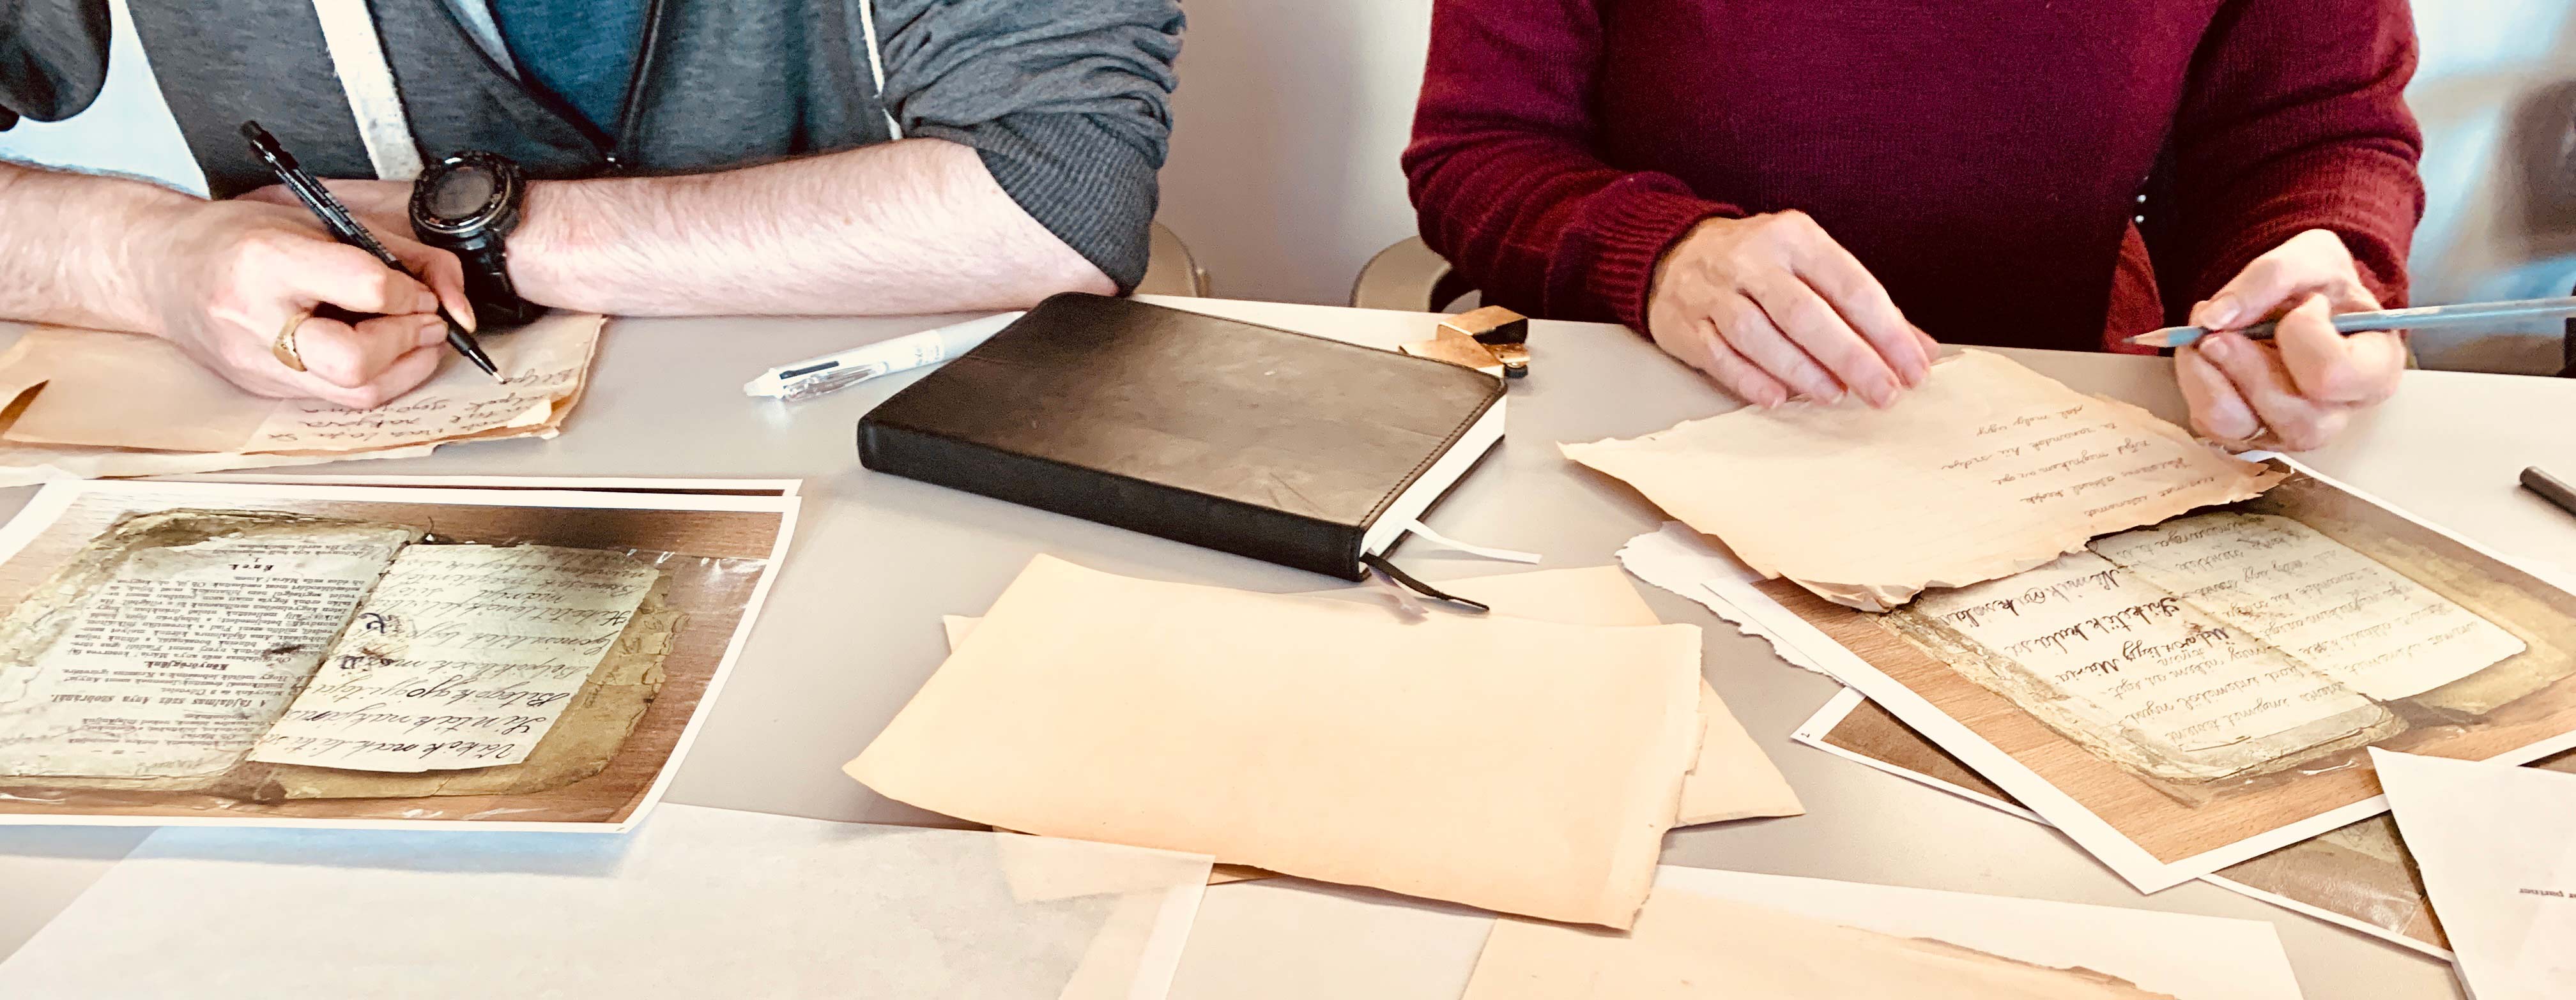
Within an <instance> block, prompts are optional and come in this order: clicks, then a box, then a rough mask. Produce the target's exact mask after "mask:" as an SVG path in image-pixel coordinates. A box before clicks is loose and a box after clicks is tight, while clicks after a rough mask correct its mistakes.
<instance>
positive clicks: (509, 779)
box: [254, 575, 688, 800]
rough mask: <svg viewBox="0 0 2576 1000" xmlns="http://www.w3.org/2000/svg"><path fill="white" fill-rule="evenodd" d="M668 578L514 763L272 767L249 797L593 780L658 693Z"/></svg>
mask: <svg viewBox="0 0 2576 1000" xmlns="http://www.w3.org/2000/svg"><path fill="white" fill-rule="evenodd" d="M670 583H671V578H670V577H669V576H667V575H666V576H664V577H663V578H662V579H661V580H659V581H657V582H655V583H654V585H653V589H652V590H651V591H650V592H648V593H646V594H645V596H644V602H643V603H642V604H640V605H638V606H637V607H636V609H635V618H634V620H632V621H629V622H628V623H627V624H626V631H625V632H623V633H621V634H619V635H618V637H617V642H616V644H615V645H613V646H611V647H610V648H609V652H608V655H607V656H606V657H603V658H602V659H601V660H600V663H599V668H598V669H596V670H593V671H591V673H590V682H589V683H588V684H585V685H583V687H582V689H581V690H580V691H579V692H576V693H575V694H574V695H573V696H572V698H571V699H570V700H569V701H567V702H566V703H565V707H564V710H563V714H562V715H560V716H558V717H556V719H555V724H554V726H553V727H551V728H549V729H547V730H546V734H545V736H544V737H543V738H541V739H539V740H537V745H536V747H535V748H534V749H531V750H529V751H528V759H526V760H523V761H520V762H519V763H516V764H504V765H497V766H492V767H477V768H473V769H470V770H462V771H420V772H414V773H397V772H387V771H347V770H341V769H339V768H331V767H305V766H301V765H294V764H277V765H272V766H271V767H270V768H269V769H268V774H267V777H266V778H264V779H262V781H261V783H260V785H259V786H258V788H256V789H255V790H254V795H255V797H257V798H260V799H262V800H273V799H392V798H413V797H417V796H424V795H524V794H527V793H530V792H541V791H545V790H548V789H552V788H561V787H563V786H565V785H569V784H571V783H573V782H576V781H580V780H583V779H585V778H588V777H590V776H592V775H595V774H598V773H599V772H600V771H601V770H602V769H604V768H606V767H607V766H608V764H609V762H610V761H611V760H614V759H615V758H616V756H617V751H618V750H619V749H620V748H622V747H624V746H625V745H626V739H627V737H629V736H631V735H633V734H634V732H635V727H636V724H637V723H638V722H641V721H642V720H643V718H644V713H645V710H646V709H648V708H650V707H652V704H653V700H654V698H655V696H657V695H659V694H660V693H661V691H662V685H663V682H664V681H665V680H666V679H667V676H668V675H667V674H666V673H665V672H664V671H663V669H662V664H663V660H664V659H665V658H666V657H668V656H669V655H670V654H671V650H672V638H673V635H674V633H676V632H678V631H679V630H680V629H681V628H682V627H683V625H684V624H685V622H686V621H687V617H688V616H686V615H684V614H681V613H680V612H678V611H674V610H671V609H670V608H669V607H668V606H667V605H668V603H669V601H668V594H667V591H668V590H669V585H670Z"/></svg>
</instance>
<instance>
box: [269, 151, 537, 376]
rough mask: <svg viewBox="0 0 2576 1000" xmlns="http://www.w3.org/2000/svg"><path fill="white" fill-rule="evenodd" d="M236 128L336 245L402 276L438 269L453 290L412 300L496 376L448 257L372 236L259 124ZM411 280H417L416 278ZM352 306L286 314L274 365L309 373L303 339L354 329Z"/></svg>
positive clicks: (443, 334) (454, 344)
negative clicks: (398, 248) (399, 251)
mask: <svg viewBox="0 0 2576 1000" xmlns="http://www.w3.org/2000/svg"><path fill="white" fill-rule="evenodd" d="M241 132H242V137H243V138H244V139H245V140H247V141H249V143H250V147H251V152H252V154H253V155H255V156H257V157H258V158H259V159H260V160H261V161H262V162H264V163H266V164H267V165H268V168H269V170H270V171H271V172H273V173H275V174H276V175H277V178H278V180H279V182H280V183H282V184H284V185H285V186H286V188H287V190H289V191H291V192H293V193H294V195H295V197H296V199H297V200H299V201H301V202H303V203H304V206H305V208H307V209H308V210H310V211H311V212H312V214H313V215H314V216H315V217H316V218H319V219H320V220H321V221H322V224H323V227H324V228H325V229H327V230H329V231H330V233H331V235H332V236H333V237H334V238H336V239H338V240H339V241H340V242H341V243H344V244H347V245H348V246H351V247H354V248H356V249H358V250H360V251H363V252H364V253H366V254H367V255H368V256H371V257H373V258H374V259H375V260H376V261H377V262H378V263H379V264H380V265H381V266H382V267H383V268H384V269H386V270H389V271H391V272H393V274H395V275H400V276H402V277H405V278H411V277H413V276H414V275H415V273H416V272H415V271H414V268H415V267H417V268H420V271H419V272H417V273H420V274H429V273H430V272H431V271H432V270H433V269H434V270H437V271H439V272H441V273H438V274H436V275H433V278H434V279H435V278H444V279H446V280H445V281H443V282H441V283H442V284H444V285H445V286H446V287H447V288H449V289H454V290H455V291H454V293H453V294H452V295H436V294H433V295H427V296H426V297H422V298H419V299H417V302H416V304H417V305H422V306H427V307H428V309H427V310H425V311H428V312H432V313H434V314H435V315H436V316H437V318H438V319H439V321H440V327H441V329H439V331H438V332H439V334H440V339H441V340H444V341H445V342H446V343H447V345H448V346H449V347H451V348H453V349H454V350H455V351H456V353H458V354H462V355H464V356H465V359H466V360H468V361H471V362H473V364H474V366H475V367H477V368H480V369H482V370H483V371H484V373H485V374H488V375H491V376H492V377H493V378H495V379H499V378H500V377H501V375H500V372H499V370H498V369H497V367H496V366H494V364H493V363H492V359H491V357H490V356H489V355H487V354H485V353H484V352H483V348H482V345H481V344H479V343H477V342H476V341H475V339H474V335H473V333H472V332H471V327H470V325H469V324H470V323H471V322H472V320H473V308H472V306H470V305H468V304H467V303H466V301H465V297H464V294H463V282H462V277H461V272H460V271H459V269H458V267H457V264H456V261H455V259H454V258H453V257H449V256H448V255H446V254H444V253H441V252H439V251H435V250H431V249H429V248H428V247H425V246H421V245H419V244H416V243H411V241H409V240H401V239H398V238H379V237H378V235H377V234H374V233H370V232H368V231H367V228H366V227H365V226H364V225H361V224H359V222H358V221H357V219H356V218H355V217H354V216H352V215H351V214H350V213H349V210H348V209H347V208H345V207H343V206H342V205H341V204H340V202H339V199H337V198H334V197H332V196H331V193H330V192H329V191H327V190H325V189H324V188H323V187H322V184H321V182H320V181H317V180H315V179H314V178H313V175H312V174H309V173H306V172H305V170H304V168H303V167H302V166H301V165H299V164H298V163H296V162H295V157H294V156H293V155H292V154H289V153H288V152H287V151H286V150H285V148H284V147H282V146H280V145H279V144H278V142H277V139H276V137H274V136H271V135H269V134H268V132H267V130H265V129H262V128H260V127H259V123H257V122H243V123H242V127H241ZM388 244H396V245H405V249H408V250H411V251H413V252H412V254H411V256H412V257H413V258H414V259H415V260H417V261H419V263H418V264H408V263H406V261H405V260H404V259H403V257H401V256H398V255H396V254H395V253H394V252H393V250H391V249H388ZM388 280H390V279H388ZM412 283H413V284H415V285H416V284H418V282H417V281H414V282H412ZM442 300H444V301H442ZM447 302H452V303H454V304H455V305H456V307H457V308H456V310H455V311H454V312H453V313H451V312H450V311H449V309H448V308H447V305H446V304H445V303H447ZM334 307H338V308H334ZM356 308H362V307H353V306H349V305H347V304H345V303H338V302H333V301H328V300H325V301H318V302H316V303H315V304H314V305H313V307H312V309H311V310H309V311H308V312H306V313H304V314H302V315H292V316H289V317H288V318H287V320H286V322H285V324H284V325H283V326H282V327H281V328H280V329H279V331H278V334H277V340H276V341H275V342H274V343H273V344H272V345H271V346H270V352H271V355H272V356H273V357H274V358H275V360H276V361H277V363H278V364H279V365H281V366H283V367H285V368H286V369H288V370H290V371H297V372H305V371H314V365H313V362H314V360H315V359H314V358H313V357H312V356H311V355H310V354H309V351H308V348H307V346H306V343H305V337H306V336H307V335H308V332H309V331H311V330H313V329H314V328H315V327H316V326H319V325H322V324H329V325H330V326H340V327H345V328H349V329H351V330H352V331H353V332H354V330H355V329H356V327H358V326H362V325H364V324H365V323H366V322H367V321H365V320H362V319H360V318H358V317H357V316H355V315H353V314H352V313H351V312H350V311H349V310H351V309H356ZM457 316H463V317H464V319H463V320H462V321H460V320H459V319H457V318H456V317H457ZM323 330H324V331H325V332H326V333H328V332H334V331H330V330H329V328H328V327H327V326H325V327H323ZM421 336H422V337H424V338H425V337H426V336H427V332H426V331H423V332H422V334H421ZM407 361H410V355H409V354H406V355H405V356H404V357H402V358H398V359H396V360H395V363H404V362H407ZM413 363H415V364H416V363H417V362H413ZM433 366H434V361H433ZM320 374H324V377H325V378H328V377H329V374H328V373H320Z"/></svg>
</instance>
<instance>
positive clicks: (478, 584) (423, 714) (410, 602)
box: [250, 545, 657, 772]
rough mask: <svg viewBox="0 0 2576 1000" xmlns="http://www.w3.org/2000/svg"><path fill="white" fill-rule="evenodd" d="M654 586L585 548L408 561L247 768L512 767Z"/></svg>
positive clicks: (648, 574) (483, 550)
mask: <svg viewBox="0 0 2576 1000" xmlns="http://www.w3.org/2000/svg"><path fill="white" fill-rule="evenodd" d="M656 575H657V573H656V571H655V570H654V569H653V568H652V567H651V566H647V565H645V564H643V563H640V562H637V561H635V560H633V559H629V558H627V557H625V556H623V555H619V554H617V553H614V552H601V551H596V550H589V549H566V548H556V547H553V546H547V545H514V546H508V547H499V546H490V545H414V546H412V547H410V548H408V549H405V550H403V552H402V554H401V555H399V556H397V557H395V558H394V561H393V565H392V566H391V567H390V568H388V569H387V570H386V571H385V574H384V579H383V580H382V581H380V582H378V583H377V584H376V588H375V592H374V593H372V594H370V595H368V597H367V600H366V602H365V603H364V604H361V605H360V606H359V607H358V610H357V615H356V618H355V619H354V620H353V621H352V623H351V625H350V627H349V629H348V630H347V631H346V632H345V633H344V634H343V635H342V636H341V639H340V642H339V644H338V645H335V646H333V647H332V648H331V653H330V655H329V656H328V657H327V658H326V659H325V660H324V661H323V665H322V668H321V670H320V671H319V672H318V673H316V674H315V675H314V678H313V682H312V684H311V685H310V686H308V687H306V688H305V689H304V693H303V694H302V695H299V696H297V698H296V699H295V703H294V704H293V705H290V706H288V708H287V710H286V715H285V717H284V718H282V719H280V720H278V723H277V725H276V727H275V728H273V729H271V730H270V731H269V733H268V735H267V736H266V737H265V738H263V739H261V740H260V742H259V746H258V748H257V749H256V750H254V751H253V752H252V753H251V758H250V759H252V760H256V761H264V762H267V763H273V764H309V765H315V766H321V767H336V768H343V769H347V770H353V771H406V772H407V771H438V770H453V769H460V768H476V767H491V766H495V765H501V764H517V763H520V762H521V761H524V760H526V759H527V757H528V752H529V751H530V750H532V749H534V748H535V747H536V745H537V741H538V740H540V739H543V738H544V737H545V735H546V733H547V731H548V730H549V729H551V728H552V727H553V726H554V723H555V719H556V718H557V717H558V716H560V715H562V714H563V711H564V709H565V708H566V707H568V706H569V704H570V702H571V700H572V697H573V695H575V694H576V693H578V692H580V691H581V689H582V688H583V687H584V686H586V685H588V684H589V682H590V676H591V673H592V672H593V671H594V670H596V669H597V668H598V667H599V664H600V659H601V658H602V657H603V656H605V655H607V653H608V651H609V648H610V646H611V644H613V643H614V642H615V641H616V639H617V637H618V635H619V634H620V633H622V632H624V631H625V630H626V625H627V622H628V621H629V620H630V619H632V618H633V617H634V615H635V609H636V606H637V605H638V604H639V603H641V602H642V601H643V599H644V593H645V591H646V590H648V589H649V588H651V587H652V585H653V581H654V578H655V577H656Z"/></svg>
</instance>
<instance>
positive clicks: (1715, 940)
mask: <svg viewBox="0 0 2576 1000" xmlns="http://www.w3.org/2000/svg"><path fill="white" fill-rule="evenodd" d="M1717 996H1730V997H1732V996H1742V997H1764V998H1767V1000H1845V998H1850V997H1894V996H1902V997H1907V998H1909V1000H2173V998H2172V997H2171V995H2170V994H2164V993H2149V992H2147V991H2145V990H2141V989H2138V988H2137V987H2136V986H2135V985H2133V984H2131V983H2129V982H2128V981H2126V980H2123V979H2118V978H2116V977H2112V976H2108V975H2105V974H2102V973H2099V972H2094V971H2091V970H2087V969H2056V968H2050V967H2047V966H2041V965H2034V964H2030V963H2025V962H2017V961H2014V960H2012V959H2007V958H2002V957H1999V956H1996V955H1991V954H1988V953H1985V952H1981V951H1975V950H1972V949H1968V948H1963V947H1960V946H1958V945H1953V944H1946V943H1943V942H1940V941H1935V940H1930V939H1925V938H1905V937H1896V936H1893V935H1888V934H1880V933H1877V932H1875V931H1866V930H1860V929H1858V928H1854V927H1848V926H1843V925H1840V924H1835V923H1829V922H1827V921H1823V920H1817V919H1814V918H1811V917H1804V916H1799V915H1797V914H1793V913H1789V912H1785V911H1782V910H1774V909H1769V908H1765V907H1760V906H1755V905H1752V904H1749V903H1743V902H1737V901H1734V900H1729V899H1722V898H1719V897H1716V896H1703V895H1699V894H1696V893H1690V892H1684V891H1678V890H1675V889H1672V888H1660V889H1657V890H1656V891H1655V894H1654V896H1653V897H1652V898H1650V899H1648V900H1647V901H1646V905H1645V908H1644V909H1643V910H1642V911H1640V912H1639V913H1638V915H1637V924H1636V927H1635V928H1634V929H1633V930H1632V931H1631V932H1630V933H1629V934H1628V935H1626V936H1624V937H1623V936H1618V935H1610V934H1601V933H1597V932H1592V931H1585V930H1579V929H1576V928H1571V927H1562V926H1555V925H1549V924H1540V923H1533V922H1530V921H1526V920H1515V919H1509V918H1506V919H1502V920H1497V921H1495V922H1494V930H1493V933H1492V934H1491V935H1490V936H1488V937H1487V938H1486V939H1485V949H1484V951H1483V953H1482V954H1481V955H1479V956H1478V958H1477V960H1476V971H1475V973H1474V975H1473V976H1472V977H1470V978H1469V979H1468V981H1467V993H1466V997H1465V1000H1699V998H1706V997H1717Z"/></svg>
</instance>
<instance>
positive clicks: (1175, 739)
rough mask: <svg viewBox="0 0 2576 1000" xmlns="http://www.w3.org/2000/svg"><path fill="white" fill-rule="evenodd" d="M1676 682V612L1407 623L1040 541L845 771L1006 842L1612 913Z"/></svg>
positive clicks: (1571, 914)
mask: <svg viewBox="0 0 2576 1000" xmlns="http://www.w3.org/2000/svg"><path fill="white" fill-rule="evenodd" d="M1631 596H1633V594H1632V595H1631ZM1702 690H1703V685H1702V683H1701V681H1700V678H1699V630H1698V629H1697V628H1696V627H1693V626H1687V625H1653V626H1600V625H1578V624H1562V623H1557V622H1546V621H1536V620H1529V619H1522V618H1514V617H1509V616H1505V615H1493V616H1482V617H1479V616H1467V615H1457V614H1448V613H1435V614H1432V615H1429V616H1427V617H1424V618H1421V619H1407V618H1405V617H1403V616H1401V615H1398V614H1395V613H1393V612H1391V611H1390V610H1389V609H1387V608H1385V607H1383V606H1373V605H1370V604H1366V603H1361V602H1353V601H1344V600H1333V599H1325V598H1311V597H1290V596H1280V595H1272V594H1255V593H1246V592H1242V591H1234V590H1227V589H1223V588H1216V587H1202V586H1192V585H1187V584H1175V583H1163V582H1155V581H1146V580H1134V579H1129V578H1125V577H1120V576H1115V575H1112V574H1107V573H1101V572H1097V571H1093V570H1088V569H1084V568H1082V567H1079V566H1075V565H1073V564H1071V563H1067V562H1064V561H1062V560H1058V559H1053V558H1050V557H1045V556H1040V557H1038V558H1037V559H1036V560H1035V561H1033V562H1032V563H1031V564H1030V565H1029V568H1028V569H1027V570H1026V571H1024V572H1023V573H1022V574H1021V575H1020V578H1019V579H1018V580H1017V581H1015V582H1013V584H1012V585H1011V587H1010V589H1009V590H1007V591H1005V592H1004V593H1003V595H1002V597H1001V599H1000V600H998V601H996V602H995V604H994V605H993V608H992V610H991V612H990V613H989V614H988V615H987V616H986V617H985V618H984V619H983V621H982V622H981V623H980V624H979V625H978V626H977V627H976V629H975V631H974V633H973V636H972V641H969V642H966V643H964V644H962V645H961V646H960V647H959V648H958V649H957V651H956V652H955V653H954V654H953V655H951V656H950V657H949V659H948V661H947V662H945V663H943V664H942V665H941V666H940V669H939V671H938V672H937V673H936V674H934V675H933V676H932V677H931V679H930V680H929V682H927V683H926V684H924V685H923V686H922V689H921V691H920V693H918V694H916V695H915V696H914V697H913V700H912V702H911V703H910V704H909V705H906V706H905V707H904V710H903V711H902V712H901V713H900V714H898V715H897V716H896V717H895V719H894V721H893V722H892V723H890V724H888V725H887V727H886V729H885V731H884V732H883V733H882V734H880V735H879V736H878V737H877V739H876V741H875V742H874V743H872V744H870V745H869V746H868V748H867V750H866V751H865V752H864V753H862V754H861V755H860V756H859V757H858V759H856V760H854V761H851V762H850V764H849V766H848V767H847V768H846V770H847V771H848V772H849V774H850V775H851V776H852V777H854V778H857V779H858V780H859V781H861V782H862V783H864V784H866V785H867V786H868V787H870V788H873V789H875V790H876V791H878V792H879V793H881V794H884V795H886V796H888V797H890V798H893V799H896V800H898V801H902V802H906V803H910V804H912V805H915V806H919V807H921V808H925V809H929V810H932V811H935V812H939V813H943V814H946V815H950V816H955V817H958V818H961V819H967V820H972V821H975V822H979V823H989V824H992V825H995V826H999V827H1004V828H1007V829H1012V830H1019V831H1023V832H1027V833H1033V834H1040V835H1045V836H1058V837H1075V838H1080V839H1086V840H1100V841H1107V842H1111V843H1121V844H1132V845H1136V846H1141V847H1158V848H1164V849H1171V850H1186V851H1191V852H1193V853H1202V854H1210V855H1213V856H1215V857H1217V858H1218V859H1219V860H1221V861H1226V862H1231V863H1236V864H1244V865H1252V866H1256V867H1259V868H1263V869H1267V870H1270V871H1275V872H1280V873H1283V874H1288V875H1297V876H1302V877H1307V878H1313V879H1318V880H1321V881H1327V882H1338V883H1343V884H1349V885H1365V886H1371V887H1375V888H1380V889H1386V890H1390V891H1394V892H1400V893H1405V894H1408V895H1414V896H1422V897H1427V898H1432V899H1442V900H1449V901H1452V902H1459V903H1465V904H1468V905H1472V906H1480V907H1484V908H1487V909H1493V910H1498V911H1502V912H1507V913H1517V914H1524V915H1529V916H1535V917H1540V918H1544V919H1549V920H1562V921H1568V922H1575V923H1590V924H1600V925H1605V926H1610V927H1621V928H1624V927H1626V926H1628V924H1629V922H1630V921H1631V920H1633V919H1634V918H1635V915H1636V912H1637V907H1638V906H1639V905H1640V904H1642V903H1643V901H1644V900H1645V897H1646V891H1647V888H1648V886H1649V884H1650V882H1651V880H1652V878H1653V873H1654V865H1655V861H1656V858H1657V856H1658V854H1659V852H1660V850H1661V838H1662V835H1663V833H1664V831H1665V830H1667V829H1669V828H1670V827H1672V826H1673V825H1674V824H1675V820H1676V818H1677V816H1678V813H1679V809H1680V803H1681V800H1682V796H1683V784H1684V779H1685V776H1686V775H1687V774H1688V772H1690V771H1691V770H1692V768H1693V767H1694V764H1695V761H1696V759H1697V755H1698V749H1699V743H1700V735H1701V733H1702V731H1703V730H1704V729H1705V728H1706V723H1705V722H1704V720H1703V718H1702V715H1701V708H1700V706H1701V704H1702V701H1701V693H1702Z"/></svg>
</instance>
